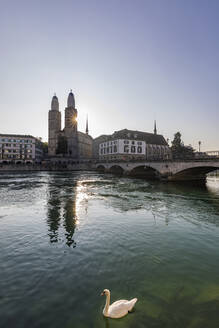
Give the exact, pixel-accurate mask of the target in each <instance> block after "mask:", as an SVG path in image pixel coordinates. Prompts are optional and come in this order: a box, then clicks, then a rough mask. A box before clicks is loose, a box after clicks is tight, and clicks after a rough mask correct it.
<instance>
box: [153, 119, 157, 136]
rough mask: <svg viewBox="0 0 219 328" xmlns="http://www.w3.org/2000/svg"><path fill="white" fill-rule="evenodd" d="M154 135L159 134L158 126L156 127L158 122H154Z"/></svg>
mask: <svg viewBox="0 0 219 328" xmlns="http://www.w3.org/2000/svg"><path fill="white" fill-rule="evenodd" d="M154 134H157V125H156V120H155V121H154Z"/></svg>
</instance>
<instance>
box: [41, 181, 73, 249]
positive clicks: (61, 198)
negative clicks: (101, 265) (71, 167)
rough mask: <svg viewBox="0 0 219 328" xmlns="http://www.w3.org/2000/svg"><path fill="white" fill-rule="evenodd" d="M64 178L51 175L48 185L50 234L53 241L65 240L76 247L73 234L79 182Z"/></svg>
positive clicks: (67, 243)
mask: <svg viewBox="0 0 219 328" xmlns="http://www.w3.org/2000/svg"><path fill="white" fill-rule="evenodd" d="M63 178H64V179H63ZM63 178H62V179H59V178H58V179H56V177H54V178H52V177H51V182H50V184H49V187H48V202H47V207H48V210H47V224H48V229H49V233H48V235H49V238H50V242H51V243H57V242H63V241H65V243H66V245H68V246H69V247H70V246H72V247H76V242H75V241H74V239H73V235H74V232H75V228H76V225H77V213H76V208H77V207H76V196H77V182H74V183H73V184H72V181H69V180H68V179H67V177H66V178H65V177H63ZM63 236H65V237H63Z"/></svg>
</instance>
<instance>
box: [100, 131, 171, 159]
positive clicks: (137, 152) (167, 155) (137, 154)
mask: <svg viewBox="0 0 219 328" xmlns="http://www.w3.org/2000/svg"><path fill="white" fill-rule="evenodd" d="M155 127H156V125H155ZM94 158H96V159H99V160H138V159H142V160H143V159H146V160H168V159H171V158H172V155H171V150H170V147H169V146H168V143H167V142H166V140H165V139H164V137H163V136H162V135H159V134H157V132H156V128H155V131H154V133H147V132H141V131H133V130H127V129H124V130H120V131H115V132H114V133H113V134H112V135H104V136H100V137H98V138H96V139H94Z"/></svg>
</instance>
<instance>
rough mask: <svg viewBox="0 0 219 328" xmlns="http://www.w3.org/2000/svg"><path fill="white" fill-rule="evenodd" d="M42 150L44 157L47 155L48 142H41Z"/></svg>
mask: <svg viewBox="0 0 219 328" xmlns="http://www.w3.org/2000/svg"><path fill="white" fill-rule="evenodd" d="M42 148H43V154H44V155H46V154H48V142H43V143H42Z"/></svg>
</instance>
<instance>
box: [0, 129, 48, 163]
mask: <svg viewBox="0 0 219 328" xmlns="http://www.w3.org/2000/svg"><path fill="white" fill-rule="evenodd" d="M42 158H43V148H42V142H41V140H39V139H38V138H35V137H33V136H31V135H20V134H0V163H5V164H6V163H15V164H20V163H23V164H25V163H27V164H32V163H40V162H41V160H42Z"/></svg>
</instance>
